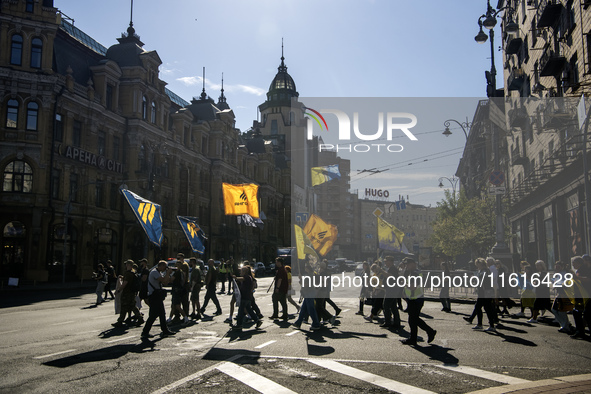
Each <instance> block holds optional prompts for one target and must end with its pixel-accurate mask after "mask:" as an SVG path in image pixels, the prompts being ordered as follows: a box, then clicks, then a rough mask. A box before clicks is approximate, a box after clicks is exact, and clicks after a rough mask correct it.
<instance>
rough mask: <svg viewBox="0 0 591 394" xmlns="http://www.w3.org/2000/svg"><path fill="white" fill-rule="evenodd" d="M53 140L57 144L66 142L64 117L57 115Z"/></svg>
mask: <svg viewBox="0 0 591 394" xmlns="http://www.w3.org/2000/svg"><path fill="white" fill-rule="evenodd" d="M53 138H54V139H55V141H56V142H63V141H64V122H63V121H62V115H60V114H55V129H54V135H53Z"/></svg>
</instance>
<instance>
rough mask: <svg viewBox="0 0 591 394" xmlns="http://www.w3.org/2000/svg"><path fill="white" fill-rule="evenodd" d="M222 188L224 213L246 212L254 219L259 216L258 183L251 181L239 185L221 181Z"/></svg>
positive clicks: (236, 213) (238, 213)
mask: <svg viewBox="0 0 591 394" xmlns="http://www.w3.org/2000/svg"><path fill="white" fill-rule="evenodd" d="M222 190H223V192H224V209H225V212H226V215H244V214H248V215H250V216H252V217H253V218H255V219H257V218H258V217H259V201H258V199H257V192H258V190H259V186H258V185H255V184H253V183H245V184H240V185H231V184H229V183H222Z"/></svg>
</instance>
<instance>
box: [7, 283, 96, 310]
mask: <svg viewBox="0 0 591 394" xmlns="http://www.w3.org/2000/svg"><path fill="white" fill-rule="evenodd" d="M87 294H94V289H90V288H80V289H44V288H41V289H39V290H35V289H30V290H29V289H26V290H22V289H14V290H12V289H8V290H6V289H5V290H3V291H0V309H1V308H12V307H18V306H25V305H33V304H36V303H39V302H43V301H52V300H66V299H73V300H74V299H81V297H82V296H83V295H87Z"/></svg>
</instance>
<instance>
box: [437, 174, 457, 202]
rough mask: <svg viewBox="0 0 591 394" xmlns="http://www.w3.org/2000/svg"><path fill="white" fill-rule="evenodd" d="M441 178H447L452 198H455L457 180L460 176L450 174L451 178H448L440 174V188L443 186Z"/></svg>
mask: <svg viewBox="0 0 591 394" xmlns="http://www.w3.org/2000/svg"><path fill="white" fill-rule="evenodd" d="M443 180H447V181H448V182H449V183H450V184H451V188H452V190H453V193H454V198H456V187H457V186H458V181H459V180H460V178H457V177H455V176H452V177H451V178H448V177H446V176H442V177H441V178H439V187H441V188H443V186H444V185H443Z"/></svg>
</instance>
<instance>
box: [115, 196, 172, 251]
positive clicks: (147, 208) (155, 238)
mask: <svg viewBox="0 0 591 394" xmlns="http://www.w3.org/2000/svg"><path fill="white" fill-rule="evenodd" d="M121 193H122V194H123V196H124V197H125V199H126V200H127V202H128V203H129V206H130V207H131V210H132V211H133V213H134V214H135V217H136V218H137V220H138V222H139V223H140V225H141V226H142V228H143V229H144V231H145V232H146V235H147V236H148V239H149V240H150V242H152V243H153V244H154V245H156V246H158V248H160V245H162V215H161V213H160V205H158V204H156V203H153V202H152V201H149V200H146V199H145V198H143V197H140V196H138V195H137V194H135V193H133V192H130V191H129V190H126V189H122V190H121Z"/></svg>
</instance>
